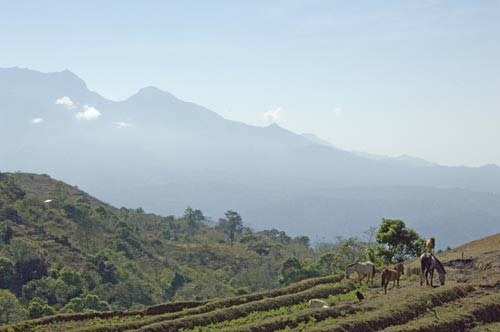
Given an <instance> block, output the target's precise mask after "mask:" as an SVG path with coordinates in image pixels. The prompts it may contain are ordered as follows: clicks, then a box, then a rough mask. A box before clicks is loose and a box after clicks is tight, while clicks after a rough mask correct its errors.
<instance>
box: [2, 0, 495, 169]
mask: <svg viewBox="0 0 500 332" xmlns="http://www.w3.org/2000/svg"><path fill="white" fill-rule="evenodd" d="M14 66H15V67H23V68H30V69H35V70H39V71H43V72H52V71H61V70H64V69H69V70H71V71H72V72H74V73H76V74H77V75H78V76H80V77H81V78H82V79H83V80H85V82H86V83H87V86H88V87H89V88H90V89H91V90H94V91H96V92H98V93H100V94H101V95H103V96H104V97H106V98H110V99H114V100H122V99H126V98H127V97H129V96H131V95H133V94H134V93H136V92H137V91H138V90H139V89H140V88H142V87H145V86H150V85H153V86H156V87H159V88H161V89H163V90H166V91H169V92H171V93H173V94H174V95H176V96H177V97H179V98H181V99H183V100H187V101H192V102H195V103H197V104H200V105H203V106H205V107H207V108H209V109H212V110H213V111H215V112H217V113H219V114H221V115H222V116H224V117H225V118H228V119H231V120H237V121H242V122H245V123H248V124H253V125H259V126H264V125H268V124H270V123H272V122H276V123H278V124H279V125H281V126H283V127H285V128H287V129H290V130H292V131H294V132H297V133H313V134H315V135H317V136H319V137H321V138H323V139H326V140H328V141H330V142H332V143H333V144H334V145H336V146H337V147H339V148H342V149H346V150H356V151H364V152H370V153H375V154H383V155H389V156H398V155H402V154H407V155H412V156H417V157H421V158H424V159H427V160H430V161H434V162H437V163H440V164H443V165H468V166H480V165H485V164H491V163H495V164H498V165H500V149H499V148H498V144H499V142H500V130H499V129H500V0H467V1H464V0H449V1H443V0H399V1H396V0H392V1H388V0H377V1H373V0H365V1H363V0H359V1H334V0H329V1H321V0H310V1H296V0H282V1H280V0H276V1H259V0H255V1H230V0H229V1H217V0H214V1H201V0H200V1H89V0H86V1H43V0H39V1H35V0H33V1H22V0H16V1H7V0H0V67H14Z"/></svg>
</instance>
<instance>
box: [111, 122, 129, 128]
mask: <svg viewBox="0 0 500 332" xmlns="http://www.w3.org/2000/svg"><path fill="white" fill-rule="evenodd" d="M113 125H114V126H115V127H116V128H130V127H132V124H131V123H128V122H113Z"/></svg>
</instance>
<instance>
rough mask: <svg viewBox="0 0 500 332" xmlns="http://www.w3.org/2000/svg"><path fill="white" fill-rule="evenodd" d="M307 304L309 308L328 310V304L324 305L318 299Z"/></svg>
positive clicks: (324, 303)
mask: <svg viewBox="0 0 500 332" xmlns="http://www.w3.org/2000/svg"><path fill="white" fill-rule="evenodd" d="M308 304H309V308H323V309H326V308H330V306H329V305H328V303H326V302H325V301H323V300H319V299H312V300H309V302H308Z"/></svg>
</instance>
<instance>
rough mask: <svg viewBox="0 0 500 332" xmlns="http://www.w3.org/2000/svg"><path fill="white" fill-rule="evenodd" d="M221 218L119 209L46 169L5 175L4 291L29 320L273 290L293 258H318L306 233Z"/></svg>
mask: <svg viewBox="0 0 500 332" xmlns="http://www.w3.org/2000/svg"><path fill="white" fill-rule="evenodd" d="M221 217H224V218H225V219H222V220H218V221H217V222H212V221H210V220H207V219H206V218H205V217H204V216H203V213H202V212H201V211H199V210H195V209H191V208H188V209H186V212H185V215H184V216H183V217H179V218H177V217H174V216H158V215H154V214H148V213H145V212H144V211H143V210H142V209H141V208H137V209H127V208H123V207H122V208H115V207H113V206H110V205H108V204H106V203H103V202H101V201H99V200H97V199H95V198H93V197H92V196H90V195H88V194H86V193H84V192H82V191H80V190H79V189H78V188H77V187H72V186H70V185H67V184H65V183H63V182H60V181H56V180H53V179H52V178H50V177H49V176H47V175H35V174H24V173H15V174H7V173H3V174H2V173H0V236H1V239H0V292H4V293H5V292H10V293H11V294H14V295H15V296H16V297H17V301H16V303H19V304H20V305H22V306H24V308H25V309H28V308H29V313H30V317H37V316H42V315H47V314H51V313H54V312H56V311H59V312H78V311H83V310H87V309H91V310H108V309H114V310H119V309H125V308H134V307H140V306H142V305H151V304H156V303H160V302H165V301H173V300H204V299H208V298H213V297H223V296H229V295H237V294H243V293H246V292H251V291H256V290H261V289H270V288H274V287H276V286H278V285H279V282H278V274H279V270H280V267H281V264H282V262H283V261H284V260H285V259H286V258H287V257H290V256H295V257H299V258H302V259H307V258H308V257H311V255H312V250H311V249H310V248H309V244H308V239H307V238H305V237H298V238H291V237H289V236H287V235H286V234H285V233H284V232H279V231H276V230H271V231H263V232H258V233H255V232H252V231H251V230H250V229H248V228H245V227H244V220H243V223H242V225H241V222H240V220H239V215H238V213H237V212H234V211H233V212H228V213H227V215H226V216H221ZM231 222H233V225H234V227H233V228H232V231H231ZM6 294H7V293H5V294H3V293H2V294H0V295H2V296H0V297H2V298H3V299H7V298H8V297H6V296H4V295H6ZM25 318H26V317H25ZM15 320H16V319H13V318H12V317H11V318H10V321H15Z"/></svg>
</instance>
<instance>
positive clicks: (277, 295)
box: [0, 234, 500, 332]
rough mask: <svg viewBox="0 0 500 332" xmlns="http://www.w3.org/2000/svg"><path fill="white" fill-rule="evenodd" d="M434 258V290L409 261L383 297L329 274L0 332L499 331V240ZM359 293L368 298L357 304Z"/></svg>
mask: <svg viewBox="0 0 500 332" xmlns="http://www.w3.org/2000/svg"><path fill="white" fill-rule="evenodd" d="M437 256H438V257H439V258H440V259H441V261H442V262H443V263H444V264H445V266H446V269H447V281H446V285H444V286H439V287H434V288H432V287H429V286H425V285H424V286H420V281H419V277H418V275H416V274H415V273H416V272H417V270H418V269H417V266H418V261H416V260H414V261H409V262H406V263H405V267H406V270H407V271H408V272H407V273H406V275H405V279H403V281H402V283H401V288H399V289H392V290H390V291H389V292H388V294H387V295H384V294H383V291H382V289H381V287H380V286H379V285H374V286H373V287H368V286H366V285H363V286H361V287H359V284H356V283H354V282H353V281H352V280H346V279H343V277H342V276H331V277H324V278H315V279H309V280H305V281H302V282H300V283H297V284H293V285H291V286H288V287H286V288H282V289H277V290H272V291H267V292H260V293H254V294H249V295H244V296H239V297H233V298H227V299H214V300H211V301H207V302H182V303H170V304H164V305H159V306H154V307H150V308H147V309H146V310H144V311H129V312H106V313H93V314H73V315H58V316H52V317H48V318H44V319H39V320H34V321H28V322H25V323H22V324H18V325H15V326H10V327H4V328H0V331H1V332H5V331H30V332H48V331H65V332H84V331H85V332H100V331H142V332H153V331H158V332H159V331H167V332H168V331H172V332H173V331H184V332H200V331H225V332H229V331H231V332H236V331H243V332H244V331H248V332H265V331H311V332H312V331H335V332H343V331H359V332H361V331H363V332H365V331H381V332H424V331H441V332H446V331H450V332H456V331H471V332H480V331H497V332H498V331H500V234H496V235H493V236H490V237H487V238H484V239H481V240H478V241H474V242H471V243H469V244H466V245H464V246H461V247H459V248H455V249H452V250H449V251H446V252H443V253H440V254H437ZM436 283H438V282H437V281H436ZM356 291H360V292H361V293H362V294H363V295H364V297H365V299H363V300H361V301H358V299H357V297H356V294H355V292H356ZM312 298H320V299H323V300H325V301H326V302H328V303H329V304H330V308H326V309H310V308H308V306H307V301H308V300H309V299H312Z"/></svg>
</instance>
